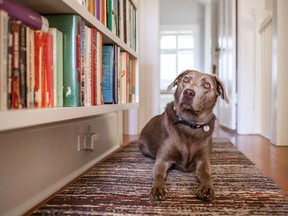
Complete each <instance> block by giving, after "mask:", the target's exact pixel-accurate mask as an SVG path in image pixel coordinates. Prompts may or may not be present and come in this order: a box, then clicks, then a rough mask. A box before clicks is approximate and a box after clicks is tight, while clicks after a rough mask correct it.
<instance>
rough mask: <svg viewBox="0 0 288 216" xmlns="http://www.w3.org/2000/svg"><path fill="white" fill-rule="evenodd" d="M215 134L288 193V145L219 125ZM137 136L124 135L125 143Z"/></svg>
mask: <svg viewBox="0 0 288 216" xmlns="http://www.w3.org/2000/svg"><path fill="white" fill-rule="evenodd" d="M214 136H215V137H219V138H227V139H229V140H230V141H231V142H232V143H233V144H234V145H236V147H237V148H238V149H239V150H240V151H241V152H242V153H244V154H245V155H246V157H248V158H249V159H250V160H251V161H252V162H253V163H255V164H256V166H257V167H258V168H259V169H260V170H262V171H263V172H264V173H265V175H266V176H268V177H269V178H271V179H273V180H274V181H275V182H276V184H277V185H278V186H279V187H280V188H281V189H282V190H283V191H284V192H285V193H286V194H287V195H288V157H287V155H288V147H279V146H274V145H271V144H270V142H269V140H267V139H265V138H264V137H262V136H259V135H238V134H236V132H234V131H230V130H227V129H225V128H223V127H220V126H219V125H217V126H216V129H215V131H214ZM135 138H136V136H124V144H127V143H128V142H129V141H131V140H134V139H135Z"/></svg>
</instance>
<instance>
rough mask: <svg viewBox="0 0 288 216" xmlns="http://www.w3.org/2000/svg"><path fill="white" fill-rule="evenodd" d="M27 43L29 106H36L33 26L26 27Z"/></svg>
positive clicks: (27, 98)
mask: <svg viewBox="0 0 288 216" xmlns="http://www.w3.org/2000/svg"><path fill="white" fill-rule="evenodd" d="M26 44H27V54H26V87H27V95H26V100H27V102H26V103H27V107H28V108H33V107H34V101H35V100H34V87H35V61H34V55H35V46H34V44H35V40H34V30H33V29H31V28H26Z"/></svg>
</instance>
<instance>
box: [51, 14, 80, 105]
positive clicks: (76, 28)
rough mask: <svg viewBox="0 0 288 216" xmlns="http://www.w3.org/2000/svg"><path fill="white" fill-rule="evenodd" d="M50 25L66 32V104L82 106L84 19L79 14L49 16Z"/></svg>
mask: <svg viewBox="0 0 288 216" xmlns="http://www.w3.org/2000/svg"><path fill="white" fill-rule="evenodd" d="M47 18H48V20H49V23H50V27H53V28H57V29H58V30H59V31H61V32H62V33H63V34H64V42H63V55H64V59H63V62H64V65H63V68H64V70H63V83H64V84H63V86H64V104H63V105H64V106H65V107H77V106H80V81H81V55H80V53H79V52H80V50H81V28H82V24H81V23H82V21H81V18H80V17H79V16H77V15H51V16H47Z"/></svg>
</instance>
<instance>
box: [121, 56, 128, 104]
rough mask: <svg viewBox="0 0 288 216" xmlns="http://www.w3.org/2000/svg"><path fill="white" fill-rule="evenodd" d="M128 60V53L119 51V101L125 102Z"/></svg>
mask: <svg viewBox="0 0 288 216" xmlns="http://www.w3.org/2000/svg"><path fill="white" fill-rule="evenodd" d="M128 62H129V54H128V53H127V52H121V75H120V78H119V79H120V103H121V104H125V103H127V100H128V98H127V92H128V87H127V85H128V82H127V80H128Z"/></svg>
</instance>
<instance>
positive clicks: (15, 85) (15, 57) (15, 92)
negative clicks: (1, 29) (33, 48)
mask: <svg viewBox="0 0 288 216" xmlns="http://www.w3.org/2000/svg"><path fill="white" fill-rule="evenodd" d="M12 35H13V48H12V50H13V51H12V53H13V54H12V108H14V109H18V108H20V67H19V54H20V52H19V49H20V43H19V42H20V37H19V36H20V22H18V21H13V23H12Z"/></svg>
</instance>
